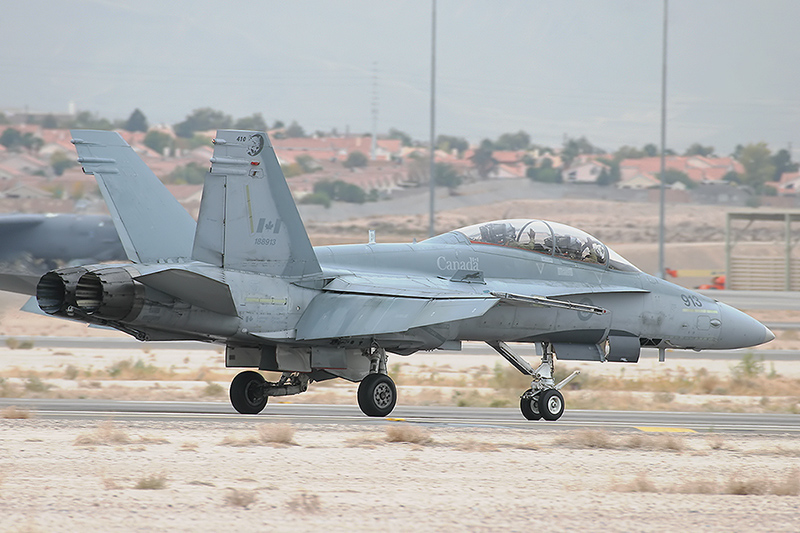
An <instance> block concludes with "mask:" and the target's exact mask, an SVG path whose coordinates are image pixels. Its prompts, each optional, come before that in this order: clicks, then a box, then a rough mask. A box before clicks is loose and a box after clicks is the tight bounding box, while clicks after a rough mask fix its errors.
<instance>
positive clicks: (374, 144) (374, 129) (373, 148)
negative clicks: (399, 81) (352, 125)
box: [369, 62, 378, 161]
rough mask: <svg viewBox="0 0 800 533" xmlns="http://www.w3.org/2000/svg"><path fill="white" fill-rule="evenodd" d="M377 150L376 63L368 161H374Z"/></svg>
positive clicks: (375, 66)
mask: <svg viewBox="0 0 800 533" xmlns="http://www.w3.org/2000/svg"><path fill="white" fill-rule="evenodd" d="M377 149H378V63H377V62H375V63H373V64H372V146H371V147H370V152H369V159H370V161H375V152H376V151H377Z"/></svg>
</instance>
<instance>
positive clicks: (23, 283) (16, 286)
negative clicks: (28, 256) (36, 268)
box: [0, 273, 41, 296]
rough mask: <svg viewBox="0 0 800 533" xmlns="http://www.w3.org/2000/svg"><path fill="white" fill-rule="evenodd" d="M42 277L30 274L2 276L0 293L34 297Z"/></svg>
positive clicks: (0, 277) (4, 274)
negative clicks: (14, 293) (6, 292)
mask: <svg viewBox="0 0 800 533" xmlns="http://www.w3.org/2000/svg"><path fill="white" fill-rule="evenodd" d="M40 278H41V276H32V275H29V274H6V273H2V274H0V291H8V292H16V293H19V294H27V295H30V296H33V295H35V294H36V285H37V284H38V283H39V279H40Z"/></svg>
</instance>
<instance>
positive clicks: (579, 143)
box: [561, 137, 603, 167]
mask: <svg viewBox="0 0 800 533" xmlns="http://www.w3.org/2000/svg"><path fill="white" fill-rule="evenodd" d="M602 153H603V151H602V150H600V149H599V148H597V147H595V146H594V145H593V144H592V143H590V142H589V140H588V139H587V138H586V137H581V138H580V139H567V140H566V141H565V142H564V148H563V149H562V150H561V160H562V161H564V166H565V167H569V166H570V165H571V164H572V162H573V161H574V160H575V158H576V157H578V156H579V155H584V154H602Z"/></svg>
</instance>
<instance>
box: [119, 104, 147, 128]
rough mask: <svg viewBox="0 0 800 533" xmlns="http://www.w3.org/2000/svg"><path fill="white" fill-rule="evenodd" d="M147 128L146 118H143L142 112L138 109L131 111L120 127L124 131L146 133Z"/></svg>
mask: <svg viewBox="0 0 800 533" xmlns="http://www.w3.org/2000/svg"><path fill="white" fill-rule="evenodd" d="M148 128H149V126H148V125H147V117H145V116H144V113H142V110H141V109H139V108H138V107H137V108H136V109H134V110H133V113H131V116H129V117H128V120H126V121H125V125H124V126H123V127H122V129H124V130H125V131H147V130H148Z"/></svg>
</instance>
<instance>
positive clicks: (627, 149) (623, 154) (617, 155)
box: [614, 146, 658, 161]
mask: <svg viewBox="0 0 800 533" xmlns="http://www.w3.org/2000/svg"><path fill="white" fill-rule="evenodd" d="M656 155H658V152H656ZM646 156H647V152H646V151H645V150H639V149H638V148H634V147H633V146H620V147H619V149H617V151H616V152H614V159H615V160H616V161H622V160H623V159H641V158H643V157H646Z"/></svg>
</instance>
